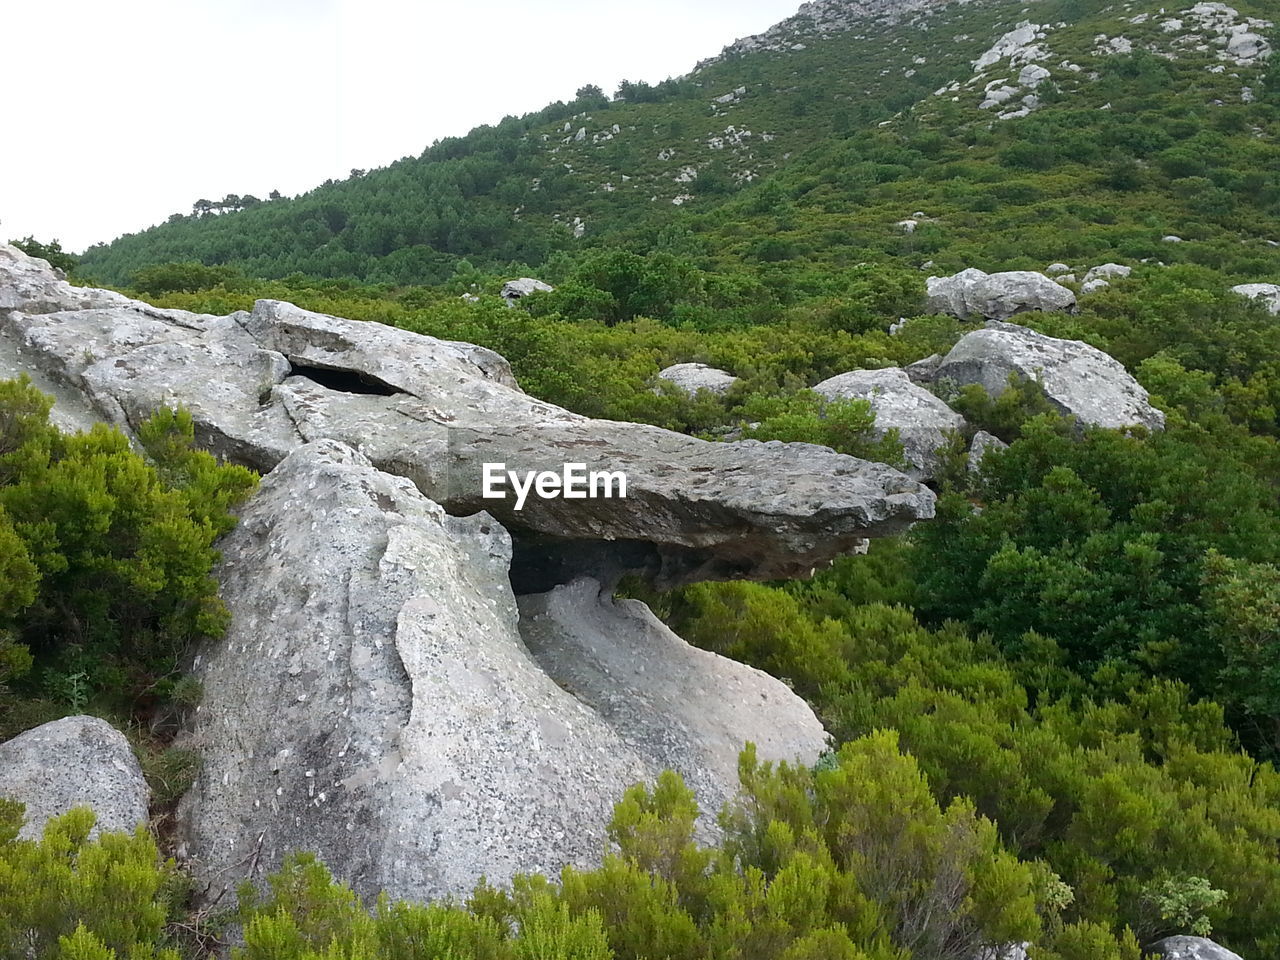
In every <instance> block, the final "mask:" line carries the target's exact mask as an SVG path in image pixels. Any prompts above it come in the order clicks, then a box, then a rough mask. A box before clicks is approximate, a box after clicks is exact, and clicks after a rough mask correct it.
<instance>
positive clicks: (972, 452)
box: [968, 430, 1009, 473]
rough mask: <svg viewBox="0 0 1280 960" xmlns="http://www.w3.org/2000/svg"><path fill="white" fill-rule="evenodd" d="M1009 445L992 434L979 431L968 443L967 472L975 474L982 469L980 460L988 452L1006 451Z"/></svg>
mask: <svg viewBox="0 0 1280 960" xmlns="http://www.w3.org/2000/svg"><path fill="white" fill-rule="evenodd" d="M1008 449H1009V445H1008V444H1007V443H1005V442H1004V441H1003V440H1001V439H1000V438H999V437H997V436H996V435H995V434H993V433H987V431H985V430H979V431H978V432H977V433H975V434H974V435H973V440H972V441H970V443H969V461H968V466H969V472H970V473H977V472H978V471H979V470H980V469H981V468H982V458H983V457H985V456H986V455H987V451H989V450H1008Z"/></svg>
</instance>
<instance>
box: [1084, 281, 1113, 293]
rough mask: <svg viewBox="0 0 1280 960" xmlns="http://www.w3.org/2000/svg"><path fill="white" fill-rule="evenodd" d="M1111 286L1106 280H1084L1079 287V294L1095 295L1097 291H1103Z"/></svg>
mask: <svg viewBox="0 0 1280 960" xmlns="http://www.w3.org/2000/svg"><path fill="white" fill-rule="evenodd" d="M1109 286H1111V284H1110V283H1108V282H1107V281H1106V280H1086V281H1085V282H1084V283H1083V284H1081V285H1080V292H1081V293H1083V294H1090V293H1097V292H1098V291H1099V290H1105V289H1107V287H1109Z"/></svg>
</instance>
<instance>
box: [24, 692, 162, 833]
mask: <svg viewBox="0 0 1280 960" xmlns="http://www.w3.org/2000/svg"><path fill="white" fill-rule="evenodd" d="M0 797H4V798H6V799H9V800H17V801H18V802H20V803H23V804H25V805H26V818H25V820H24V821H23V826H22V831H21V833H20V834H19V835H20V836H21V837H22V838H23V839H27V840H36V839H39V837H40V836H41V834H42V833H43V832H44V826H45V824H46V823H48V822H49V821H50V820H51V819H53V818H54V817H57V816H61V815H62V814H64V813H66V812H67V811H69V810H72V809H74V808H76V807H89V808H90V809H92V810H93V812H94V814H95V815H96V817H97V820H96V821H95V823H94V827H93V832H92V834H91V836H97V835H98V834H99V833H102V832H109V833H121V832H122V833H133V831H134V830H135V829H136V828H137V827H139V826H144V825H145V824H146V823H147V805H148V804H149V803H150V801H151V791H150V790H149V789H148V788H147V781H146V780H145V779H144V778H143V776H142V768H141V767H140V766H139V765H138V760H137V758H136V757H135V756H134V755H133V750H132V749H131V748H130V747H129V741H128V740H126V739H125V737H124V734H122V733H121V732H120V731H119V730H117V729H116V728H115V727H113V726H111V724H109V723H107V722H106V721H105V720H99V719H98V718H97V717H83V716H81V717H64V718H63V719H61V720H54V721H53V722H52V723H46V724H43V725H42V726H39V727H36V728H34V729H32V730H28V731H27V732H26V733H21V734H19V735H18V736H16V737H14V738H13V739H12V740H9V741H6V742H5V743H0Z"/></svg>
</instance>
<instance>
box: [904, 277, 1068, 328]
mask: <svg viewBox="0 0 1280 960" xmlns="http://www.w3.org/2000/svg"><path fill="white" fill-rule="evenodd" d="M925 286H926V289H927V291H928V300H927V302H926V303H927V309H928V310H930V311H932V312H933V313H949V314H951V315H952V316H954V317H959V318H960V319H961V320H965V319H968V318H970V317H983V318H985V319H988V320H1007V319H1009V317H1012V316H1016V315H1017V314H1019V313H1025V312H1027V311H1029V310H1040V311H1054V310H1065V311H1068V312H1074V311H1075V308H1076V295H1075V294H1074V293H1072V292H1071V291H1070V290H1068V289H1067V288H1066V287H1064V286H1063V285H1062V284H1060V283H1056V282H1055V281H1053V280H1051V279H1049V278H1048V277H1046V276H1045V275H1044V274H1043V273H1036V272H1035V271H1033V270H1009V271H1006V272H1003V273H986V272H984V271H982V270H977V269H974V268H973V267H970V268H969V269H968V270H961V271H960V272H959V273H957V274H954V275H953V276H950V277H929V279H928V280H926V281H925Z"/></svg>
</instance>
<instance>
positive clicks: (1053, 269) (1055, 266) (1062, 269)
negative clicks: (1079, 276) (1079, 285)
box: [1044, 263, 1071, 277]
mask: <svg viewBox="0 0 1280 960" xmlns="http://www.w3.org/2000/svg"><path fill="white" fill-rule="evenodd" d="M1044 272H1045V273H1047V274H1048V275H1049V276H1051V277H1052V276H1054V275H1056V274H1059V273H1070V272H1071V267H1070V266H1069V265H1067V264H1065V263H1051V264H1049V265H1048V266H1047V267H1045V268H1044Z"/></svg>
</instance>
